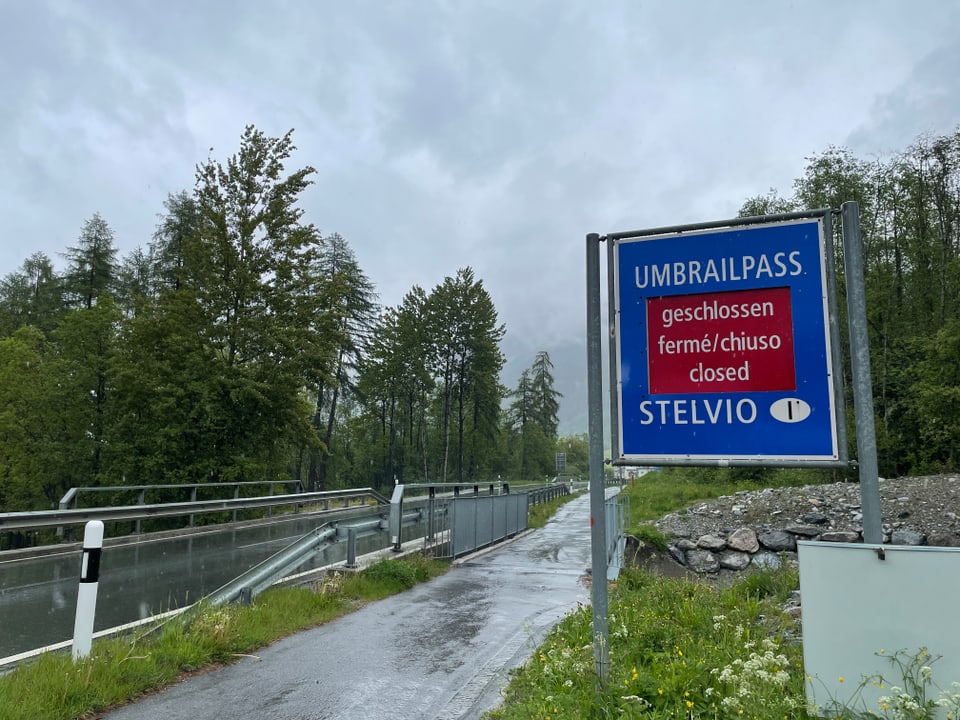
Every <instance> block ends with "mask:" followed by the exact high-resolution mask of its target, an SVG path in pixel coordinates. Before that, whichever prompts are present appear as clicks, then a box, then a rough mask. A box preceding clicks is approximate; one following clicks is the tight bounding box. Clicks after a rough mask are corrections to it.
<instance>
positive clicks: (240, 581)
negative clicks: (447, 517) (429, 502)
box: [204, 511, 425, 605]
mask: <svg viewBox="0 0 960 720" xmlns="http://www.w3.org/2000/svg"><path fill="white" fill-rule="evenodd" d="M424 520H425V518H424V514H423V513H422V512H420V511H417V512H410V513H407V514H405V515H404V517H403V518H402V521H401V522H402V524H403V525H405V526H410V525H422V524H423V523H424ZM387 524H388V522H387V518H386V516H385V515H383V514H380V515H375V516H371V517H368V518H356V519H354V521H353V522H351V523H350V524H345V523H325V524H323V525H321V526H320V527H318V528H315V529H314V530H312V531H311V532H309V533H307V534H306V535H304V536H303V537H301V538H300V539H299V540H297V541H296V542H294V543H291V544H290V545H288V546H287V547H285V548H284V549H283V550H281V551H280V552H278V553H276V554H275V555H273V556H271V557H269V558H267V559H266V560H264V561H263V562H262V563H260V564H259V565H256V566H254V567H252V568H250V570H248V571H247V572H245V573H243V574H242V575H240V576H239V577H237V578H235V579H233V580H231V581H230V582H228V583H227V584H226V585H224V586H223V587H221V588H219V589H218V590H215V591H214V592H212V593H211V594H210V595H208V596H207V597H206V598H204V601H205V602H208V603H211V604H213V605H221V604H223V603H227V602H234V601H236V600H243V601H248V600H250V599H252V598H254V597H256V596H257V595H259V594H260V593H261V592H263V591H264V590H266V589H267V588H269V587H270V586H271V585H273V584H274V583H276V582H277V581H279V580H282V579H283V578H285V577H289V576H290V575H291V574H293V573H294V572H296V571H297V570H298V569H299V568H300V567H302V566H303V565H304V564H306V563H308V562H310V561H311V560H312V559H313V557H314V556H315V555H316V554H317V553H320V552H322V551H323V550H324V549H325V548H326V547H328V546H329V545H333V544H335V543H341V542H346V543H347V553H346V554H347V561H346V567H354V566H355V564H356V543H357V539H358V538H360V537H363V536H365V535H374V534H376V533H379V532H382V531H384V530H386V529H387Z"/></svg>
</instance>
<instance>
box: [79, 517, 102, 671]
mask: <svg viewBox="0 0 960 720" xmlns="http://www.w3.org/2000/svg"><path fill="white" fill-rule="evenodd" d="M102 551H103V523H102V522H101V521H99V520H91V521H90V522H88V523H87V525H86V527H85V528H84V530H83V560H82V562H81V564H80V589H79V590H78V591H77V617H76V620H75V621H74V624H73V659H74V660H77V659H79V658H85V657H86V656H87V655H89V654H90V646H91V645H92V644H93V616H94V613H95V611H96V609H97V587H98V585H99V583H100V554H101V553H102Z"/></svg>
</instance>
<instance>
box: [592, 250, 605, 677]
mask: <svg viewBox="0 0 960 720" xmlns="http://www.w3.org/2000/svg"><path fill="white" fill-rule="evenodd" d="M600 337H601V329H600V236H599V235H597V234H596V233H592V234H590V235H587V407H588V409H589V413H590V415H589V426H588V430H589V438H590V557H591V565H590V568H591V575H592V577H593V583H592V587H591V594H592V604H593V668H594V672H595V673H596V675H597V679H598V682H601V683H602V682H604V681H606V679H607V676H608V674H609V672H610V642H609V640H610V637H609V632H608V629H607V628H608V621H607V603H608V601H607V548H606V508H605V504H604V481H603V367H602V363H603V358H602V355H601V349H600Z"/></svg>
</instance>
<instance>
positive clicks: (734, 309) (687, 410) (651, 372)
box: [612, 218, 839, 465]
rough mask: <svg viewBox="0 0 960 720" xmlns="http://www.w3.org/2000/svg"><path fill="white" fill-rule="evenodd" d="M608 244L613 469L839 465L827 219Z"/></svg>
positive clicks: (634, 239) (635, 239) (696, 232)
mask: <svg viewBox="0 0 960 720" xmlns="http://www.w3.org/2000/svg"><path fill="white" fill-rule="evenodd" d="M615 242H616V244H615V249H614V267H613V268H612V270H613V273H614V297H615V302H616V307H615V308H614V311H615V313H616V353H617V368H618V378H617V383H618V392H617V394H616V398H617V401H618V414H619V429H620V437H619V452H620V457H619V458H618V459H617V460H618V461H619V462H624V463H630V464H641V465H658V464H671V461H673V462H675V463H679V462H691V461H694V460H699V461H704V464H714V463H716V464H723V463H724V462H725V461H731V460H734V461H736V460H745V461H752V460H757V461H763V460H768V461H769V460H775V461H784V462H798V463H802V462H804V461H833V460H837V459H838V458H839V453H838V446H837V445H838V443H837V421H836V399H835V397H834V383H833V368H832V363H831V348H830V332H829V321H828V305H829V304H828V298H827V290H826V288H827V277H826V264H825V258H826V243H825V239H824V234H823V222H822V219H820V218H815V219H809V218H804V219H801V220H792V221H786V222H775V223H759V224H753V225H744V226H737V227H733V228H725V229H722V230H705V231H691V232H683V233H670V234H665V235H654V236H647V237H635V238H628V239H621V240H617V241H615ZM760 464H762V463H760Z"/></svg>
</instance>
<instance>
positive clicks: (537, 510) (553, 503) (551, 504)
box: [527, 495, 577, 530]
mask: <svg viewBox="0 0 960 720" xmlns="http://www.w3.org/2000/svg"><path fill="white" fill-rule="evenodd" d="M576 497H577V496H576V495H564V496H563V497H558V498H554V499H553V500H548V501H547V502H545V503H541V504H539V505H534V506H532V507H531V508H530V509H529V511H527V527H528V528H530V529H531V530H533V529H535V528H542V527H543V526H544V525H546V524H547V520H549V519H550V518H551V517H553V514H554V513H555V512H556V511H557V509H558V508H560V507H563V506H564V505H566V504H567V503H568V502H570V501H571V500H573V499H575V498H576Z"/></svg>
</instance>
